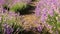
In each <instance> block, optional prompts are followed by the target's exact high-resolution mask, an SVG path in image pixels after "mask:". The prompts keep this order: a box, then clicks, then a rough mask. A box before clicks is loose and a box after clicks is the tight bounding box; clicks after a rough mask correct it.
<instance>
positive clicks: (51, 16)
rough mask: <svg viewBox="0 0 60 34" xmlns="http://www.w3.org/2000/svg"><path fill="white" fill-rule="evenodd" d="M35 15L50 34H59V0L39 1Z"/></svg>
mask: <svg viewBox="0 0 60 34" xmlns="http://www.w3.org/2000/svg"><path fill="white" fill-rule="evenodd" d="M35 14H36V15H37V17H40V20H41V22H42V23H43V24H44V25H45V26H46V27H47V28H50V29H51V30H52V31H50V32H52V34H60V0H40V1H39V2H38V4H37V6H36V10H35ZM47 23H48V24H47ZM49 25H51V26H49Z"/></svg>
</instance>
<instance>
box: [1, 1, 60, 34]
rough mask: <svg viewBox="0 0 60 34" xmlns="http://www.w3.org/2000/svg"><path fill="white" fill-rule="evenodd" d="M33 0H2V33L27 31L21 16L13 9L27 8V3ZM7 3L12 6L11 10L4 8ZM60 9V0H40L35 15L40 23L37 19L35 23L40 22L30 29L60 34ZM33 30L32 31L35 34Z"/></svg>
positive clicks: (35, 31)
mask: <svg viewBox="0 0 60 34" xmlns="http://www.w3.org/2000/svg"><path fill="white" fill-rule="evenodd" d="M31 1H32V0H0V34H23V32H24V31H26V30H25V29H24V27H23V22H21V19H22V18H21V16H19V14H16V13H15V12H13V11H16V9H21V8H22V7H23V8H26V7H27V6H26V5H27V4H29V3H30V2H31ZM5 5H6V6H8V7H10V10H9V11H7V10H5V9H4V8H3V7H4V6H5ZM59 9H60V1H59V0H39V2H37V5H36V9H35V15H36V17H38V18H37V19H38V20H39V21H40V23H38V20H36V21H35V23H36V24H38V26H37V27H32V26H31V27H30V30H31V31H32V32H34V33H35V34H36V33H37V32H38V34H50V33H51V34H59V32H60V23H59V22H60V21H59V20H60V15H59ZM12 10H13V11H12ZM11 11H12V12H11ZM42 25H43V26H42ZM22 31H23V32H22ZM29 32H30V31H29ZM32 32H30V33H31V34H33V33H32ZM24 33H25V32H24ZM25 34H26V33H25ZM27 34H29V33H27Z"/></svg>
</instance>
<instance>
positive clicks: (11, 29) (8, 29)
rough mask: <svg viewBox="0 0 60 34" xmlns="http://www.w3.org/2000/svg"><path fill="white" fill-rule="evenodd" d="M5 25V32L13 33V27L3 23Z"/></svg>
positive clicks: (6, 33)
mask: <svg viewBox="0 0 60 34" xmlns="http://www.w3.org/2000/svg"><path fill="white" fill-rule="evenodd" d="M3 26H4V32H5V34H11V33H12V32H13V28H12V27H11V26H10V25H8V24H3Z"/></svg>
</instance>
